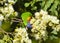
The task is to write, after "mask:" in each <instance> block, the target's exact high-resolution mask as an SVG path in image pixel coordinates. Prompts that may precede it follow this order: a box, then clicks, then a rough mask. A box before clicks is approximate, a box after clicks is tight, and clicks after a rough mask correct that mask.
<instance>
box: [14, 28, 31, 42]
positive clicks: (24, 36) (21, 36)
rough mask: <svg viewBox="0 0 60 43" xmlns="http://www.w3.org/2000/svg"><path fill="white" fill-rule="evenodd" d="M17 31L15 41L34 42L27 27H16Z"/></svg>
mask: <svg viewBox="0 0 60 43" xmlns="http://www.w3.org/2000/svg"><path fill="white" fill-rule="evenodd" d="M15 32H16V33H15V37H14V40H13V43H32V42H31V40H30V39H29V37H28V33H27V31H26V29H25V28H19V29H16V30H15Z"/></svg>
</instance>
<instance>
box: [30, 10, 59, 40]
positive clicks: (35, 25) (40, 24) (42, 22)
mask: <svg viewBox="0 0 60 43" xmlns="http://www.w3.org/2000/svg"><path fill="white" fill-rule="evenodd" d="M30 24H32V29H31V31H32V33H33V36H34V37H35V38H36V39H44V40H45V39H46V38H47V37H48V35H47V34H48V32H47V30H46V29H47V26H51V27H52V29H53V30H56V31H59V30H60V24H59V19H57V17H55V16H51V15H48V13H47V12H46V11H43V10H41V11H40V12H36V13H35V18H34V17H33V18H32V19H31V21H30Z"/></svg>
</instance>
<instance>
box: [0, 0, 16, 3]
mask: <svg viewBox="0 0 60 43" xmlns="http://www.w3.org/2000/svg"><path fill="white" fill-rule="evenodd" d="M6 1H7V2H8V3H10V4H14V3H15V1H14V0H0V3H1V4H3V3H5V2H6Z"/></svg>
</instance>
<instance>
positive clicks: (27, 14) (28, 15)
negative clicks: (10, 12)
mask: <svg viewBox="0 0 60 43" xmlns="http://www.w3.org/2000/svg"><path fill="white" fill-rule="evenodd" d="M30 16H32V14H31V13H30V12H25V13H22V15H21V17H22V20H23V23H24V24H25V25H27V22H28V21H27V18H28V17H30Z"/></svg>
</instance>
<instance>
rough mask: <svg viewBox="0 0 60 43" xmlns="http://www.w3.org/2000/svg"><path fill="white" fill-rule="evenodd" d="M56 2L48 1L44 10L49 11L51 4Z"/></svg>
mask: <svg viewBox="0 0 60 43" xmlns="http://www.w3.org/2000/svg"><path fill="white" fill-rule="evenodd" d="M53 2H54V0H48V1H47V2H46V4H45V7H44V8H43V9H44V10H47V9H48V8H49V7H50V6H51V4H52V3H53Z"/></svg>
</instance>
